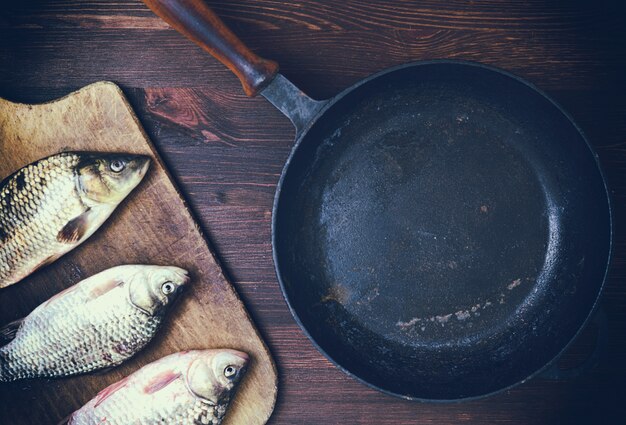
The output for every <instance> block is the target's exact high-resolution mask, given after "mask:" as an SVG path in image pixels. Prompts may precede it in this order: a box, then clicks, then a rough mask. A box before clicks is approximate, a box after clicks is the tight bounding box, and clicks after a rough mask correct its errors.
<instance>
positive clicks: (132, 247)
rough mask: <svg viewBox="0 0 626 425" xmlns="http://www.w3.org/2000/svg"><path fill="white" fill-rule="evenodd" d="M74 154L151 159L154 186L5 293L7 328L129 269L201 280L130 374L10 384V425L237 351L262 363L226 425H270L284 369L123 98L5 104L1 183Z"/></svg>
mask: <svg viewBox="0 0 626 425" xmlns="http://www.w3.org/2000/svg"><path fill="white" fill-rule="evenodd" d="M66 150H82V151H88V150H90V151H117V152H129V153H142V154H148V155H151V156H152V158H153V163H152V166H151V168H150V170H149V172H148V174H147V176H146V178H145V179H144V181H143V182H142V183H141V184H140V185H139V186H138V187H137V189H135V191H134V192H133V193H131V195H130V196H129V197H128V199H126V200H125V201H124V202H123V203H122V204H121V205H120V206H119V207H118V209H117V210H116V212H115V213H114V214H113V216H112V217H111V218H110V219H109V220H108V221H107V222H106V223H105V224H104V226H102V228H101V229H100V230H99V231H98V232H96V234H94V235H93V236H92V237H91V238H90V239H88V240H87V241H86V242H85V243H84V244H83V245H81V246H79V247H78V248H77V249H75V250H74V251H72V252H70V253H69V254H67V255H65V256H64V257H61V259H60V260H58V261H57V262H56V263H54V264H52V265H51V266H48V267H46V268H44V269H42V270H40V271H38V272H36V273H35V274H33V275H31V276H30V277H28V278H27V279H25V280H24V281H22V282H20V283H18V284H15V285H13V286H11V287H8V288H6V289H2V290H0V324H4V323H8V322H10V321H12V320H15V319H17V318H20V317H24V316H25V315H27V314H28V313H29V312H30V311H32V310H33V309H34V308H35V307H36V306H37V305H39V304H40V303H42V302H43V301H45V300H46V299H48V298H50V297H51V296H53V295H54V294H56V293H58V292H59V291H61V290H62V289H64V288H66V287H68V286H71V285H73V284H75V283H77V282H78V281H80V280H82V279H84V278H86V277H88V276H91V275H93V274H95V273H97V272H99V271H101V270H104V269H107V268H109V267H113V266H116V265H120V264H133V263H134V264H161V265H166V264H167V265H175V266H179V267H183V268H185V269H187V270H189V271H190V272H191V275H192V279H193V280H192V283H191V285H190V286H189V288H187V291H185V292H184V293H183V294H182V296H181V298H180V300H179V302H178V303H177V304H176V305H175V306H174V308H173V309H172V311H171V314H170V315H169V316H168V318H167V319H166V321H165V323H164V325H163V328H162V329H161V330H160V332H159V333H158V334H157V336H156V337H155V339H154V340H153V341H152V342H151V343H150V344H149V345H148V346H147V347H146V348H145V349H144V350H143V351H142V352H141V353H139V355H137V356H136V357H134V358H133V359H131V360H129V361H128V362H126V363H124V364H123V365H121V366H120V367H118V368H115V369H113V370H111V371H110V372H107V373H103V374H100V375H85V376H79V377H73V378H65V379H56V380H30V381H21V382H15V383H10V384H0V423H2V424H4V425H9V424H35V423H36V424H56V423H58V421H59V420H61V419H62V418H64V417H66V416H67V415H68V414H70V413H71V412H73V411H74V410H76V409H77V408H79V407H80V406H82V405H83V404H84V403H85V402H87V401H88V400H89V399H91V398H92V397H93V396H95V395H96V394H97V393H98V391H100V390H101V389H102V388H104V387H106V386H108V385H109V384H111V383H113V382H115V381H117V380H119V379H121V378H122V377H124V376H126V375H128V374H130V373H132V372H134V371H135V370H137V369H138V368H139V367H141V366H143V365H144V364H146V363H148V362H151V361H153V360H156V359H158V358H160V357H163V356H165V355H167V354H170V353H173V352H176V351H180V350H187V349H201V348H220V347H229V348H234V349H238V350H242V351H245V352H247V353H248V354H250V356H251V358H252V363H251V366H250V368H249V370H248V373H247V374H246V376H245V379H244V381H243V382H242V384H241V386H240V388H239V391H238V393H237V395H236V397H235V399H234V400H233V401H232V403H231V406H230V409H229V412H228V414H227V417H226V420H225V423H226V424H230V425H235V424H237V425H255V424H264V423H265V422H266V421H267V420H268V418H269V416H270V415H271V413H272V410H273V408H274V403H275V400H276V392H277V374H276V368H275V365H274V362H273V360H272V358H271V356H270V354H269V352H268V350H267V347H266V346H265V344H264V343H263V341H262V339H261V337H260V336H259V334H258V332H257V330H256V328H255V326H254V324H253V323H252V322H251V320H250V317H249V316H248V313H247V312H246V310H245V307H244V306H243V304H242V303H241V301H240V300H239V298H238V296H237V294H236V292H235V290H234V289H233V287H232V286H231V284H230V283H229V282H228V281H227V279H226V278H225V277H224V275H223V273H222V271H221V269H220V266H219V265H218V263H217V261H216V259H215V257H214V256H213V254H212V252H211V249H210V248H209V246H208V244H207V242H206V240H205V239H204V237H203V235H202V233H201V231H200V229H199V227H198V225H197V224H196V222H195V221H194V219H193V217H192V216H191V214H190V212H189V210H188V208H187V206H186V205H185V202H184V200H183V199H182V197H181V196H180V194H179V192H178V191H177V189H176V186H175V184H174V183H173V181H172V179H171V176H170V175H169V174H168V172H167V170H166V169H165V167H164V165H163V163H162V162H161V160H160V158H159V156H158V153H157V152H156V150H155V149H154V147H153V145H152V144H151V143H150V141H149V140H148V138H147V136H146V134H145V132H144V131H143V129H142V128H141V125H140V124H139V122H138V120H137V118H136V116H135V115H134V113H133V111H132V109H131V108H130V106H129V104H128V102H127V101H126V99H125V98H124V95H123V94H122V91H121V90H120V89H119V88H118V87H117V86H116V85H114V84H112V83H107V82H100V83H95V84H92V85H90V86H87V87H85V88H83V89H81V90H78V91H76V92H74V93H71V94H70V95H68V96H66V97H64V98H61V99H58V100H56V101H53V102H50V103H45V104H41V105H24V104H16V103H11V102H8V101H6V100H4V99H0V180H1V179H2V178H4V177H6V176H7V175H9V174H10V173H12V172H13V171H15V170H17V169H19V168H21V167H22V166H24V165H26V164H29V163H31V162H33V161H35V160H37V159H39V158H42V157H45V156H48V155H51V154H54V153H57V152H60V151H66Z"/></svg>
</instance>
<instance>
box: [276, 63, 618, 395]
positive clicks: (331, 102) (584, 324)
mask: <svg viewBox="0 0 626 425" xmlns="http://www.w3.org/2000/svg"><path fill="white" fill-rule="evenodd" d="M423 65H456V66H467V67H474V68H481V69H484V70H486V71H490V72H494V73H497V74H500V75H503V76H505V77H508V78H511V79H513V80H515V81H517V82H519V83H521V84H523V85H525V86H526V87H528V88H529V89H530V90H532V91H534V92H535V93H537V94H538V95H539V96H541V97H542V98H544V99H545V100H547V101H548V102H549V103H550V104H552V106H554V107H555V108H556V110H558V111H559V112H560V113H561V114H562V115H563V116H564V117H565V118H566V119H567V120H568V121H569V122H570V124H571V125H572V126H573V128H574V129H575V130H576V131H577V132H578V134H580V136H581V138H582V140H583V141H584V143H585V145H586V147H587V149H588V150H589V154H590V155H592V156H593V159H594V162H595V165H596V169H597V171H598V173H599V175H600V178H601V180H602V186H603V188H604V195H605V196H604V197H605V199H606V206H607V212H608V251H607V256H606V258H607V259H606V263H605V265H604V273H603V275H602V279H601V282H600V285H599V287H598V291H597V295H596V297H595V299H594V301H593V304H592V307H591V308H590V309H589V312H588V313H587V315H586V317H585V319H584V320H583V322H582V323H581V325H580V327H579V328H578V330H577V331H576V332H575V333H574V335H573V336H572V338H571V339H570V340H569V341H568V342H567V344H565V345H564V346H563V348H561V350H559V351H558V353H557V354H556V355H555V356H554V357H553V358H552V359H551V360H549V361H548V362H547V363H546V364H545V365H544V366H542V367H540V368H539V369H537V370H535V371H534V372H532V373H530V374H529V375H528V376H526V377H525V378H523V379H521V380H519V381H517V382H514V383H512V384H510V385H507V386H504V387H502V388H499V389H497V390H494V391H490V392H487V393H484V394H478V395H472V396H467V397H458V398H449V399H448V398H444V399H439V398H424V397H416V396H412V395H407V394H402V393H398V392H394V391H392V390H388V389H385V388H382V387H379V386H378V385H375V384H373V383H371V382H368V381H366V380H365V379H363V378H361V377H360V376H358V375H357V374H355V373H353V372H351V371H349V370H348V369H346V368H345V367H344V366H342V365H341V364H339V363H338V362H337V361H336V360H335V359H334V358H333V357H332V356H330V355H329V354H328V353H327V352H326V350H324V349H323V348H322V347H321V346H320V345H319V344H318V342H317V341H316V340H315V338H313V336H312V335H311V334H310V332H309V330H308V329H307V328H306V327H305V326H304V324H303V323H302V321H301V320H300V317H299V315H298V313H297V312H296V310H295V309H294V307H293V305H292V304H291V301H290V300H289V296H288V295H287V290H286V286H285V283H284V281H283V278H282V274H281V271H280V260H279V257H278V253H277V249H276V246H277V238H276V227H277V219H276V217H277V210H278V208H279V204H280V198H281V193H282V188H283V184H284V180H285V178H286V175H287V172H288V170H289V166H290V164H291V161H292V159H293V157H294V155H295V153H296V152H297V151H298V149H299V147H300V145H301V144H302V141H303V140H304V139H305V138H306V135H307V134H308V133H309V131H310V129H311V128H312V127H313V125H315V123H316V122H318V120H319V119H320V118H322V117H323V116H324V115H325V114H326V112H327V111H328V110H329V109H330V108H332V107H333V106H334V105H335V104H337V103H338V102H339V101H340V100H341V99H343V98H344V97H345V96H346V95H347V94H349V93H352V92H353V91H355V90H357V89H358V88H359V87H361V86H362V85H364V84H366V83H369V82H370V81H373V80H375V79H377V78H379V77H382V76H384V75H387V74H390V73H393V72H396V71H400V70H403V69H407V68H414V67H418V66H423ZM613 232H614V224H613V201H612V199H611V194H610V191H609V188H608V186H607V178H606V174H605V172H604V170H603V169H602V165H601V164H600V160H599V157H598V154H597V153H596V151H595V149H594V148H593V146H592V145H591V143H590V142H589V140H588V138H587V136H586V134H585V133H584V132H583V130H582V129H581V128H580V126H579V125H578V124H577V123H576V121H575V120H574V118H573V117H572V116H571V115H570V114H569V113H568V112H567V111H566V110H565V109H564V108H563V107H562V106H561V105H560V104H559V103H557V102H556V101H555V100H554V99H552V98H551V97H550V96H549V95H548V94H547V93H546V92H544V91H543V90H541V89H539V88H538V87H537V86H535V85H534V84H532V83H530V82H529V81H527V80H525V79H524V78H522V77H519V76H518V75H515V74H513V73H511V72H509V71H505V70H503V69H501V68H497V67H494V66H491V65H486V64H483V63H479V62H474V61H468V60H458V59H432V60H424V61H413V62H408V63H404V64H401V65H397V66H393V67H390V68H386V69H384V70H382V71H379V72H376V73H374V74H372V75H370V76H368V77H366V78H364V79H362V80H359V81H358V82H356V83H355V84H353V85H351V86H349V87H348V88H346V89H344V90H342V91H341V92H340V93H338V94H337V95H335V96H334V97H332V98H330V99H328V100H326V101H325V105H324V106H323V107H322V108H320V110H319V111H318V112H317V114H316V115H315V116H314V117H313V118H312V119H311V120H310V121H309V122H308V123H307V125H306V126H304V127H303V128H302V129H301V131H299V132H298V133H297V134H296V139H295V142H294V144H293V146H292V148H291V151H290V152H289V156H288V157H287V160H286V161H285V164H284V166H283V168H282V171H281V175H280V178H279V180H278V183H277V185H276V191H275V194H274V201H273V204H272V220H271V243H272V260H273V262H274V272H275V274H276V278H277V280H278V283H279V286H280V290H281V292H282V295H283V298H284V299H285V302H286V303H287V307H288V308H289V312H290V313H291V315H292V316H293V318H294V320H295V321H296V323H297V324H298V326H299V328H300V329H301V331H302V332H303V333H304V334H305V335H306V337H307V338H308V339H309V340H310V341H311V343H312V344H313V346H314V347H315V348H316V349H317V350H318V351H319V352H320V353H321V354H322V355H323V356H324V357H326V359H328V360H329V361H330V362H331V363H332V364H333V365H334V366H336V367H337V368H338V369H339V370H341V371H342V372H343V373H345V374H346V375H348V376H349V377H351V378H353V379H355V380H357V381H359V382H361V383H362V384H365V385H366V386H368V387H370V388H372V389H375V390H377V391H380V392H382V393H384V394H387V395H390V396H394V397H398V398H401V399H404V400H410V401H417V402H422V403H439V404H444V403H460V402H465V401H472V400H479V399H484V398H487V397H491V396H493V395H496V394H499V393H503V392H505V391H507V390H509V389H511V388H514V387H516V386H518V385H521V384H523V383H525V382H526V381H528V380H530V379H532V378H535V377H537V376H539V375H541V373H542V372H544V371H545V370H547V369H549V368H551V367H553V366H554V365H555V364H556V363H557V362H558V360H559V359H560V358H561V357H562V356H563V354H564V353H565V352H566V351H567V350H568V349H569V348H570V346H571V345H572V343H573V342H574V341H575V340H576V339H577V338H578V336H579V335H580V334H581V332H582V330H583V329H584V328H586V327H587V325H588V324H589V322H590V321H591V319H592V317H593V316H594V315H595V314H596V311H597V310H598V309H599V304H600V298H601V296H602V293H603V292H604V287H605V284H606V280H607V276H608V272H609V267H610V264H611V260H612V258H613V238H614V234H613Z"/></svg>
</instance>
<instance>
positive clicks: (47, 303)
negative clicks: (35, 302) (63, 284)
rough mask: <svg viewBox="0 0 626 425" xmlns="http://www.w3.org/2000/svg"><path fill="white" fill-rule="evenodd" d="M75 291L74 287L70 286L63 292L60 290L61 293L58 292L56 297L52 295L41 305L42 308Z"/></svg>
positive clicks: (75, 287)
mask: <svg viewBox="0 0 626 425" xmlns="http://www.w3.org/2000/svg"><path fill="white" fill-rule="evenodd" d="M76 289H77V286H76V285H73V286H70V287H69V288H65V289H64V290H62V291H61V292H59V293H58V294H56V295H53V296H52V297H51V298H50V299H48V301H46V302H45V303H43V305H44V306H47V305H49V304H50V303H51V302H53V301H54V300H58V299H59V298H61V297H62V296H64V295H67V294H69V293H70V292H74V291H75V290H76Z"/></svg>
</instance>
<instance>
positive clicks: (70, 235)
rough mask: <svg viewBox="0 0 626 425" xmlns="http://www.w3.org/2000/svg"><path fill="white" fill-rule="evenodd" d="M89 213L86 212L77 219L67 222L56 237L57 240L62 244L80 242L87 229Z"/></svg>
mask: <svg viewBox="0 0 626 425" xmlns="http://www.w3.org/2000/svg"><path fill="white" fill-rule="evenodd" d="M89 211H90V210H87V211H85V212H84V213H82V214H81V215H79V216H78V217H75V218H73V219H71V220H70V221H68V222H67V224H66V225H65V226H64V227H63V228H62V229H61V231H60V232H59V234H58V235H57V240H58V241H59V242H63V243H76V242H78V241H80V240H81V239H82V238H83V237H84V236H85V234H86V233H87V229H88V228H89Z"/></svg>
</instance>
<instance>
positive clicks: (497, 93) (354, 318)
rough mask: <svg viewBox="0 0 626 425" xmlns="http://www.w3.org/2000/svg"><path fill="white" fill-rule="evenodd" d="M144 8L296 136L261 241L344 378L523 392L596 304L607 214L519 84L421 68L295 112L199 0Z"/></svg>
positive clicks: (476, 69)
mask: <svg viewBox="0 0 626 425" xmlns="http://www.w3.org/2000/svg"><path fill="white" fill-rule="evenodd" d="M145 1H146V3H147V4H148V5H149V6H150V7H151V8H152V9H153V10H154V11H155V12H156V13H157V14H158V15H159V16H161V17H162V18H164V19H165V20H166V21H167V22H169V23H170V24H172V25H173V26H174V27H175V28H177V29H178V30H179V31H181V32H182V33H184V34H185V35H187V36H188V37H190V38H191V39H192V40H194V41H195V42H197V43H198V44H200V45H201V46H202V47H203V48H204V49H205V50H208V51H209V52H210V53H211V54H213V55H214V56H216V57H217V58H218V59H220V60H221V61H222V62H224V63H225V64H226V65H227V66H228V67H229V68H231V69H232V70H233V71H234V72H235V73H236V74H237V75H238V76H239V78H240V79H241V80H242V83H243V85H244V89H245V90H246V92H247V93H248V94H250V95H255V94H257V93H260V94H262V95H263V96H264V97H266V98H267V99H268V100H269V101H270V102H271V103H272V104H274V105H275V106H276V107H278V109H280V110H281V111H282V112H283V113H285V115H287V117H289V118H290V119H291V121H292V122H293V123H294V125H295V127H296V130H297V136H296V143H295V146H294V148H293V150H292V152H291V155H290V157H289V160H288V161H287V164H286V166H285V168H284V170H283V174H282V176H281V178H280V181H279V184H278V189H277V193H276V198H275V203H274V214H273V221H272V226H273V227H272V230H273V232H272V242H273V250H274V251H273V252H274V262H275V265H276V271H277V275H278V279H279V282H280V284H281V287H282V289H283V292H284V294H285V298H286V300H287V302H288V304H289V306H290V308H291V311H292V313H293V315H294V317H295V318H296V320H297V321H298V323H299V324H300V326H301V327H302V328H303V330H304V331H305V333H307V335H308V336H309V337H310V338H311V340H312V341H313V342H314V344H315V345H316V346H317V347H318V349H319V350H320V351H321V352H322V353H324V354H325V355H326V356H327V357H328V358H329V359H331V360H332V361H333V362H335V363H336V364H337V365H338V366H339V367H341V368H342V369H343V370H344V371H346V372H348V373H349V374H351V375H354V376H355V377H357V378H359V379H361V380H362V381H364V382H366V383H368V384H370V385H372V386H374V387H376V388H378V389H380V390H383V391H385V392H388V393H392V394H394V395H400V396H403V397H406V398H413V399H429V400H457V399H463V398H470V397H478V396H481V395H486V394H490V393H493V392H495V391H498V390H501V389H503V388H507V387H510V386H511V385H514V384H516V383H519V382H521V381H523V380H525V379H526V378H528V377H529V376H531V375H533V374H535V373H536V372H537V371H539V370H540V369H542V368H544V367H545V366H546V365H548V364H550V363H551V362H552V361H553V360H554V359H555V358H556V357H557V356H558V355H559V353H561V352H562V351H563V350H564V349H565V347H566V346H567V345H568V344H569V343H570V342H571V341H572V339H573V338H574V337H575V336H576V335H577V333H578V332H579V331H580V329H581V328H582V327H583V325H584V324H585V322H586V321H587V319H588V318H589V316H590V314H591V312H592V311H593V309H594V305H595V304H596V302H597V300H598V297H599V295H600V292H601V289H602V285H603V281H604V277H605V273H606V270H607V264H608V260H609V256H610V251H611V211H610V205H609V200H608V195H607V190H606V186H605V182H604V179H603V176H602V173H601V171H600V168H599V164H598V161H597V159H596V156H595V154H594V153H593V151H592V149H591V147H590V146H589V144H588V142H587V141H586V139H585V137H584V136H583V135H582V133H581V131H580V129H579V128H578V127H577V126H576V124H575V123H574V122H573V121H572V119H571V117H570V116H569V115H567V114H566V113H565V112H564V111H563V110H562V109H561V108H560V107H559V106H558V105H556V103H554V101H552V100H551V99H550V98H548V97H547V96H546V95H545V94H544V93H542V92H540V91H539V90H537V89H536V88H535V87H533V86H532V85H530V84H528V83H526V82H525V81H523V80H521V79H519V78H517V77H515V76H513V75H511V74H508V73H506V72H503V71H500V70H497V69H494V68H490V67H486V66H483V65H479V64H473V63H465V62H453V61H432V62H417V63H412V64H407V65H403V66H400V67H396V68H393V69H390V70H387V71H383V72H381V73H379V74H376V75H374V76H371V77H369V78H367V79H365V80H363V81H361V82H360V83H358V84H356V85H354V86H353V87H351V88H349V89H347V90H345V91H344V92H343V93H341V94H339V95H338V96H336V97H334V98H333V99H331V100H328V101H323V102H317V101H314V100H311V99H310V98H308V97H307V96H306V95H305V94H304V93H302V92H301V91H299V90H298V89H297V88H296V87H295V86H293V85H292V84H291V83H290V82H289V81H287V80H286V79H285V78H284V77H283V76H281V75H280V74H277V66H276V64H274V63H273V62H270V61H266V60H264V59H261V58H259V57H257V56H255V55H254V54H253V53H251V52H250V51H249V50H248V49H246V48H245V46H243V45H242V44H241V42H240V41H239V40H237V39H236V37H235V36H234V35H233V34H232V33H231V32H230V31H228V29H226V28H225V27H224V26H223V24H222V23H221V22H220V21H219V19H218V18H217V17H216V16H215V15H214V14H213V13H212V12H211V11H210V10H209V9H208V8H207V6H206V5H205V4H204V3H203V2H202V1H199V0H176V1H156V0H145Z"/></svg>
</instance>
